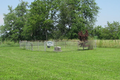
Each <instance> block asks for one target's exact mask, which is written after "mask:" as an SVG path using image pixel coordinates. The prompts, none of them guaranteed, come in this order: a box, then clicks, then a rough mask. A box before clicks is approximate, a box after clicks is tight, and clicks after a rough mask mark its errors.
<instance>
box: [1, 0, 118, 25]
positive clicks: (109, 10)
mask: <svg viewBox="0 0 120 80" xmlns="http://www.w3.org/2000/svg"><path fill="white" fill-rule="evenodd" d="M23 1H27V2H28V3H29V4H31V2H33V1H34V0H23ZM95 2H96V3H97V6H99V7H100V10H99V13H98V16H97V21H96V23H95V25H96V26H98V25H101V26H102V27H104V26H105V25H107V22H110V23H112V22H113V21H117V22H120V0H95ZM19 3H20V1H19V0H1V1H0V25H4V20H3V18H4V16H3V14H7V13H8V12H9V11H8V5H10V6H12V7H13V9H14V8H15V7H17V5H18V4H19Z"/></svg>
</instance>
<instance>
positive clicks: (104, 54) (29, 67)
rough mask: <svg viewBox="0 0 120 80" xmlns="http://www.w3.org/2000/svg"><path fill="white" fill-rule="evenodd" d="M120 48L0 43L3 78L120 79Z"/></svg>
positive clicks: (58, 79) (0, 68)
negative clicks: (63, 48) (48, 48)
mask: <svg viewBox="0 0 120 80" xmlns="http://www.w3.org/2000/svg"><path fill="white" fill-rule="evenodd" d="M119 79H120V49H118V48H97V49H95V50H84V51H83V50H77V49H75V50H69V51H68V50H66V51H62V52H54V51H46V52H45V51H29V50H23V49H20V48H19V47H0V80H119Z"/></svg>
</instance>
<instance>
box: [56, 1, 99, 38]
mask: <svg viewBox="0 0 120 80" xmlns="http://www.w3.org/2000/svg"><path fill="white" fill-rule="evenodd" d="M98 10H99V7H98V6H97V4H96V3H95V1H94V0H62V1H61V3H60V7H59V12H60V13H59V24H58V25H59V26H60V31H61V33H62V34H61V35H63V34H64V35H65V34H66V33H67V36H69V38H71V39H72V38H77V33H78V31H79V30H85V29H88V31H91V30H92V29H93V27H92V26H93V25H94V22H95V20H96V16H97V13H98Z"/></svg>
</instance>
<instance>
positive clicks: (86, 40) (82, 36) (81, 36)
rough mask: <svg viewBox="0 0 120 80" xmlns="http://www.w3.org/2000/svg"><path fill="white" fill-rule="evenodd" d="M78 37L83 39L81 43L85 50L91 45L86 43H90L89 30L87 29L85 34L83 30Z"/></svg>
mask: <svg viewBox="0 0 120 80" xmlns="http://www.w3.org/2000/svg"><path fill="white" fill-rule="evenodd" d="M78 39H79V40H80V41H81V42H80V43H79V45H80V46H81V47H83V50H84V47H89V45H86V43H88V31H87V30H86V31H85V34H83V32H82V31H81V32H78Z"/></svg>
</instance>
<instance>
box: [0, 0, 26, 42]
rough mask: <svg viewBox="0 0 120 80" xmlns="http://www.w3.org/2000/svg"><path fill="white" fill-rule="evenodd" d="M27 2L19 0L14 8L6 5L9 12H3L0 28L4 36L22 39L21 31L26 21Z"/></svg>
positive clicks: (11, 38)
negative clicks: (0, 26)
mask: <svg viewBox="0 0 120 80" xmlns="http://www.w3.org/2000/svg"><path fill="white" fill-rule="evenodd" d="M27 4H28V3H27V2H24V1H21V3H20V4H18V6H17V7H16V8H15V9H12V7H11V6H8V10H9V11H10V12H9V13H8V14H4V26H2V29H1V31H2V36H4V38H7V39H10V40H14V41H18V40H22V39H23V37H22V34H21V33H22V31H23V26H24V25H25V21H26V14H27Z"/></svg>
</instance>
